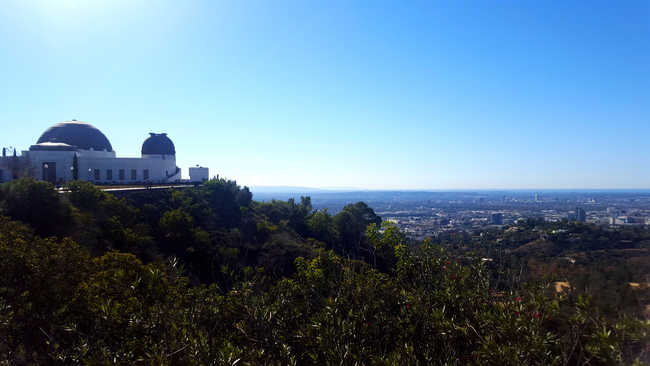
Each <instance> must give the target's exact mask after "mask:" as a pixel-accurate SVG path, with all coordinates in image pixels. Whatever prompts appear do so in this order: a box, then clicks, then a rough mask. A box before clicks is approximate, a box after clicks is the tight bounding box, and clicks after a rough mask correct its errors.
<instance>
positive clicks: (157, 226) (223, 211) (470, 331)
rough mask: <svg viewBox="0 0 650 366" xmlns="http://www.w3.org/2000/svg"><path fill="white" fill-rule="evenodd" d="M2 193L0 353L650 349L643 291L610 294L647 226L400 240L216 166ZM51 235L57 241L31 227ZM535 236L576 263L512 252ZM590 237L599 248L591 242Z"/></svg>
mask: <svg viewBox="0 0 650 366" xmlns="http://www.w3.org/2000/svg"><path fill="white" fill-rule="evenodd" d="M1 194H2V196H1V198H2V199H1V200H0V202H1V203H2V205H3V206H2V209H3V213H7V214H11V218H10V217H0V363H2V364H129V365H130V364H155V365H178V364H183V365H185V364H187V365H192V364H195V365H204V364H217V365H221V364H223V365H226V364H227V365H233V364H239V365H287V364H289V365H329V364H343V365H394V364H400V365H401V364H404V365H450V364H463V365H503V364H509V365H582V364H591V365H618V364H637V365H640V364H644V363H647V362H648V357H649V356H650V349H649V347H648V345H649V344H650V323H649V322H648V321H647V320H642V319H640V318H639V317H636V316H635V314H634V311H628V310H627V309H628V308H629V307H632V306H636V307H638V305H639V304H640V303H642V304H646V303H647V301H646V300H647V295H645V293H644V292H643V291H644V290H642V289H632V288H631V287H630V286H625V288H626V289H627V290H626V291H627V292H622V291H619V289H620V288H621V286H620V283H622V282H625V281H630V280H633V281H635V280H636V281H638V282H641V281H640V280H639V279H643V276H644V275H646V274H647V271H645V272H644V269H643V268H646V267H643V266H644V264H643V258H645V257H644V256H645V255H647V254H646V251H645V250H646V249H647V248H646V247H644V246H643V245H646V246H647V244H643V242H644V240H648V233H647V232H646V231H644V230H636V231H634V230H620V231H617V232H608V231H606V230H602V229H599V228H595V227H589V226H586V225H579V224H577V223H567V222H563V223H553V224H550V223H545V222H543V221H540V220H528V221H522V222H521V223H519V226H517V228H516V229H513V230H508V231H501V232H499V231H497V229H494V228H493V229H491V230H492V231H490V232H487V233H486V234H485V235H484V236H481V235H480V233H477V234H476V236H475V237H472V236H470V235H469V234H456V233H449V234H444V235H441V236H440V237H439V238H434V239H426V240H424V241H423V242H422V243H420V244H419V245H411V243H409V242H408V240H407V238H406V237H405V235H404V233H402V232H400V231H399V230H398V229H397V227H396V226H395V225H393V224H390V223H381V219H380V218H379V217H378V216H377V215H376V214H375V213H374V211H373V210H372V208H370V207H368V206H367V205H366V204H365V203H362V202H357V203H355V204H353V205H348V206H346V207H345V208H344V209H343V210H342V211H341V212H339V213H338V214H336V215H335V216H332V215H330V214H329V213H328V212H327V210H323V211H313V208H312V206H311V200H310V199H309V198H308V197H307V198H305V197H303V198H301V200H300V202H299V203H297V202H295V201H294V200H288V201H286V202H283V201H272V202H265V203H256V202H252V201H251V194H250V192H249V191H248V190H247V189H246V188H245V187H244V188H243V189H242V188H241V187H239V186H237V184H236V182H234V181H227V180H223V179H221V180H212V181H209V182H206V185H205V186H204V187H196V188H187V189H183V190H168V191H159V192H150V191H147V192H141V193H138V194H134V195H132V196H130V197H128V200H126V199H116V198H115V197H114V196H112V195H110V194H107V193H106V192H102V191H100V190H98V189H97V188H96V187H94V186H93V185H92V184H89V183H86V182H72V183H71V184H69V185H68V193H66V194H65V195H63V197H66V199H67V202H69V205H68V203H67V202H66V201H59V194H58V193H57V192H56V191H55V190H54V189H53V188H52V187H51V185H48V184H41V183H38V182H34V181H29V180H23V181H16V182H15V183H13V185H3V186H2V190H1ZM23 200H25V202H26V203H25V205H27V206H30V205H31V206H30V207H32V206H34V205H42V206H43V207H48V205H49V207H50V208H49V210H50V211H49V212H50V213H49V214H48V215H50V216H49V217H50V221H49V222H47V224H45V221H44V222H39V221H38V220H39V219H40V218H39V217H36V215H35V214H34V213H33V212H29V211H20V210H21V208H20V207H19V206H20V204H19V203H20V202H22V201H23ZM30 200H31V201H30ZM37 212H39V213H40V212H41V211H37ZM42 212H46V213H47V212H48V211H47V210H46V211H42ZM66 212H67V213H66ZM20 215H25V216H24V217H22V218H21V219H20V220H21V221H23V222H25V223H28V224H29V225H30V226H27V225H26V224H23V223H21V222H19V221H16V219H18V218H19V217H20ZM66 215H67V216H66ZM64 217H65V218H66V219H65V220H63V219H62V218H64ZM52 223H60V224H61V225H58V226H57V227H50V225H51V224H52ZM39 225H44V226H39ZM559 228H561V229H563V230H566V235H564V234H560V233H557V232H556V233H554V232H553V230H556V229H559ZM48 230H50V231H51V232H56V233H57V234H59V235H60V238H56V237H51V238H48V239H44V238H42V237H40V236H38V235H37V234H43V233H46V232H48ZM541 236H544V240H547V241H549V242H550V243H552V245H554V247H553V248H554V249H553V250H557V251H562V254H561V255H571V256H572V257H571V258H575V259H576V263H569V264H567V263H568V262H566V261H564V262H561V263H563V264H561V265H559V264H558V265H555V264H553V263H555V262H552V260H553V257H552V256H550V255H547V256H537V255H535V254H534V253H533V254H530V255H528V254H525V253H522V252H523V251H520V252H519V253H517V252H515V253H514V254H513V255H506V253H505V250H504V249H506V248H507V249H508V250H511V249H515V248H517V247H520V246H522V245H527V244H529V243H531V242H533V243H535V241H536V240H537V239H539V238H540V237H541ZM63 237H67V238H65V239H63ZM603 238H604V239H603ZM497 239H504V240H500V241H499V242H497ZM481 242H482V243H481ZM77 243H78V244H77ZM594 243H601V244H602V243H605V244H603V245H605V246H606V247H607V248H608V249H607V250H603V251H592V250H589V249H586V248H590V247H592V246H595V245H596V244H594ZM549 245H550V244H549ZM468 251H473V252H475V253H479V254H480V255H481V256H483V255H486V256H490V257H493V258H494V259H495V260H494V262H491V261H482V260H481V256H479V255H478V254H477V255H472V254H468ZM635 261H636V262H635ZM637 262H638V263H637ZM558 273H560V274H562V275H566V276H567V278H569V277H570V276H575V277H571V281H574V284H575V286H577V287H580V288H590V289H591V290H590V292H591V293H592V296H589V295H586V294H583V293H580V291H578V290H576V291H574V292H571V293H568V294H556V293H555V292H553V291H549V285H548V282H547V281H546V280H545V279H543V278H544V277H543V276H542V275H548V274H556V275H557V274H558ZM527 275H529V276H531V277H526V276H527ZM533 275H534V276H538V275H539V276H538V277H539V278H533V277H532V276H533ZM526 278H528V279H531V281H529V282H526V281H524V279H526ZM532 279H534V281H532ZM614 288H615V289H617V290H616V291H618V292H616V294H620V295H621V296H618V297H615V299H616V300H614V303H613V304H607V303H604V302H603V301H602V299H603V297H602V296H600V294H599V292H600V293H604V294H611V293H612V292H608V291H609V289H614ZM594 292H595V293H594ZM612 309H614V311H612ZM619 314H622V315H619Z"/></svg>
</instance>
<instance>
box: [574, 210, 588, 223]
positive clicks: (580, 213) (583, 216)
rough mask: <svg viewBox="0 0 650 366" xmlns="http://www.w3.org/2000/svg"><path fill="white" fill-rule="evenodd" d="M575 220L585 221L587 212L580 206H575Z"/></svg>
mask: <svg viewBox="0 0 650 366" xmlns="http://www.w3.org/2000/svg"><path fill="white" fill-rule="evenodd" d="M576 220H577V221H580V222H586V221H587V213H586V212H585V210H583V209H581V208H580V207H576Z"/></svg>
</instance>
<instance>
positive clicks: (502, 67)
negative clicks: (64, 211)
mask: <svg viewBox="0 0 650 366" xmlns="http://www.w3.org/2000/svg"><path fill="white" fill-rule="evenodd" d="M0 45H1V47H0V145H2V146H15V147H18V148H19V149H25V150H26V149H28V148H29V146H30V145H32V144H34V143H35V142H36V140H37V139H38V137H39V136H40V134H41V133H42V132H43V131H44V130H45V129H47V128H48V127H50V126H51V125H53V124H55V123H58V122H62V121H65V120H71V119H73V118H74V119H77V120H80V121H84V122H88V123H90V124H92V125H94V126H96V127H97V128H99V129H100V130H101V131H102V132H104V134H105V135H106V136H107V137H108V139H109V140H110V141H111V143H112V145H113V148H114V149H115V150H116V151H117V155H118V156H120V157H137V156H139V155H140V147H141V145H142V141H144V139H145V138H146V137H147V136H148V133H149V132H167V133H168V134H169V137H170V138H171V139H172V140H173V141H174V143H175V145H176V150H177V163H178V165H179V166H180V167H181V168H182V169H183V172H184V174H187V171H188V167H189V166H194V165H197V164H200V165H202V166H207V167H209V168H210V175H211V176H212V175H216V174H219V175H220V176H222V177H228V178H230V179H234V180H237V182H238V183H239V184H241V185H247V186H260V185H291V186H308V187H331V186H345V187H358V188H365V189H423V188H428V189H474V188H476V189H490V188H510V189H512V188H650V2H649V1H626V0H622V1H591V0H590V1H534V0H531V1H528V0H527V1H521V0H516V1H514V0H513V1H499V0H494V1H483V0H477V1H376V0H372V1H371V0H364V1H361V0H360V1H350V0H344V1H338V0H322V1H319V0H314V1H303V0H294V1H285V0H277V1H275V0H274V1H261V0H260V1H241V0H238V1H234V0H233V1H216V0H214V1H213V0H205V1H191V0H183V1H177V0H173V1H171V0H170V1H162V0H151V1H147V0H138V1H133V0H128V1H116V0H111V1H70V0H51V1H37V0H33V1H18V0H2V1H0Z"/></svg>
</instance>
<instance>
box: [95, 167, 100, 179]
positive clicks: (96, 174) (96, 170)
mask: <svg viewBox="0 0 650 366" xmlns="http://www.w3.org/2000/svg"><path fill="white" fill-rule="evenodd" d="M95 180H99V169H95Z"/></svg>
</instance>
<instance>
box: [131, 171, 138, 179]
mask: <svg viewBox="0 0 650 366" xmlns="http://www.w3.org/2000/svg"><path fill="white" fill-rule="evenodd" d="M137 179H138V171H137V170H135V169H131V180H137Z"/></svg>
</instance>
